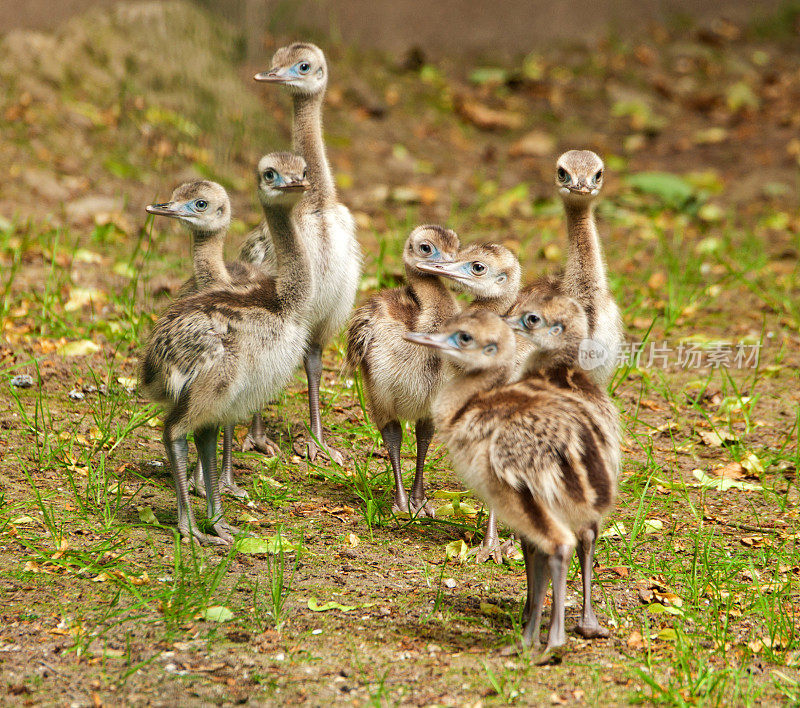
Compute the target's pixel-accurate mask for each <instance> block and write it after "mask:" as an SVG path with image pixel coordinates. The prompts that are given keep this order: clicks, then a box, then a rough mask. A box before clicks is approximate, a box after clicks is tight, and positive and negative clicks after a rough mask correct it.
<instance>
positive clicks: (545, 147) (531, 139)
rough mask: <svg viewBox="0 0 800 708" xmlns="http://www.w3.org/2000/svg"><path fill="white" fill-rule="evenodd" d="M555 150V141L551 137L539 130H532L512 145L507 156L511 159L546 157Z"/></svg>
mask: <svg viewBox="0 0 800 708" xmlns="http://www.w3.org/2000/svg"><path fill="white" fill-rule="evenodd" d="M555 149H556V141H555V139H554V138H553V136H552V135H549V134H548V133H545V132H543V131H541V130H532V131H531V132H530V133H525V135H523V136H522V137H521V138H520V139H519V140H517V141H516V142H515V143H513V144H512V145H511V147H510V148H509V150H508V154H509V155H510V156H511V157H547V156H548V155H552V154H553V152H554V151H555Z"/></svg>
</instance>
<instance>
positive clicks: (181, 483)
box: [164, 423, 224, 544]
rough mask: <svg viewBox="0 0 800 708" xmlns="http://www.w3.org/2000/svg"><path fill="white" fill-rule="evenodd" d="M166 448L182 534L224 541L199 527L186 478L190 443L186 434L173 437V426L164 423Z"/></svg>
mask: <svg viewBox="0 0 800 708" xmlns="http://www.w3.org/2000/svg"><path fill="white" fill-rule="evenodd" d="M164 449H165V450H166V452H167V459H168V460H169V467H170V471H171V472H172V480H173V482H174V483H175V494H176V496H177V499H178V531H180V532H181V536H185V537H187V538H195V539H196V540H197V541H198V542H199V543H202V544H214V543H216V544H218V543H224V542H223V541H221V539H218V538H216V537H214V536H208V535H206V534H204V533H203V532H202V531H200V529H199V528H197V523H196V522H195V520H194V510H193V509H192V503H191V502H190V501H189V484H188V481H187V479H186V460H187V458H188V456H189V445H188V444H187V443H186V436H185V435H181V436H179V437H176V438H173V437H172V426H170V425H169V424H168V423H165V424H164Z"/></svg>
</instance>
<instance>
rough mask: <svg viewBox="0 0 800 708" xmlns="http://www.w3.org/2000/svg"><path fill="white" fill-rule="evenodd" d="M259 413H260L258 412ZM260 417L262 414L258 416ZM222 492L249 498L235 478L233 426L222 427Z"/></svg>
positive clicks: (220, 481) (220, 489)
mask: <svg viewBox="0 0 800 708" xmlns="http://www.w3.org/2000/svg"><path fill="white" fill-rule="evenodd" d="M256 415H258V414H256ZM258 417H259V419H260V418H261V416H260V415H259V416H258ZM219 491H220V494H230V495H232V496H234V497H236V498H237V499H249V498H250V496H249V495H248V494H247V492H246V491H245V490H244V489H242V488H241V487H240V486H239V485H238V484H236V482H235V480H234V479H233V426H232V425H226V426H225V427H224V428H223V429H222V472H221V473H220V475H219Z"/></svg>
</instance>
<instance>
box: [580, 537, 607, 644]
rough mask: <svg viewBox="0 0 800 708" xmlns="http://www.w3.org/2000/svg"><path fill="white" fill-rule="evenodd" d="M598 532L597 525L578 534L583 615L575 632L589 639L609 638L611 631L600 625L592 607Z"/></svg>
mask: <svg viewBox="0 0 800 708" xmlns="http://www.w3.org/2000/svg"><path fill="white" fill-rule="evenodd" d="M597 531H598V529H597V525H596V524H595V525H592V526H590V527H589V528H586V529H584V530H583V531H581V532H580V534H578V560H579V561H580V564H581V579H582V580H583V615H582V617H581V621H580V622H579V623H578V626H577V627H576V628H575V631H576V632H577V633H578V634H580V635H581V636H582V637H586V638H587V639H593V638H595V637H608V636H609V631H608V630H607V629H606V628H605V627H603V626H602V625H601V624H600V622H599V621H598V619H597V615H596V614H595V613H594V607H592V571H593V566H594V545H595V540H596V539H597Z"/></svg>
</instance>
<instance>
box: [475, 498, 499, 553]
mask: <svg viewBox="0 0 800 708" xmlns="http://www.w3.org/2000/svg"><path fill="white" fill-rule="evenodd" d="M473 554H474V555H475V562H476V563H486V561H488V560H489V559H490V558H491V559H492V560H493V561H494V562H495V563H497V564H498V565H499V564H501V563H502V562H503V544H501V543H500V536H498V534H497V515H496V514H495V513H494V509H489V519H488V520H487V521H486V533H485V534H484V536H483V543H481V545H480V546H478V547H477V548H473V549H472V550H471V551H470V555H473Z"/></svg>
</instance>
